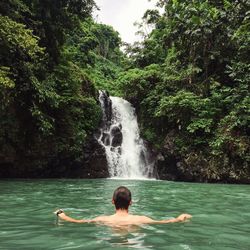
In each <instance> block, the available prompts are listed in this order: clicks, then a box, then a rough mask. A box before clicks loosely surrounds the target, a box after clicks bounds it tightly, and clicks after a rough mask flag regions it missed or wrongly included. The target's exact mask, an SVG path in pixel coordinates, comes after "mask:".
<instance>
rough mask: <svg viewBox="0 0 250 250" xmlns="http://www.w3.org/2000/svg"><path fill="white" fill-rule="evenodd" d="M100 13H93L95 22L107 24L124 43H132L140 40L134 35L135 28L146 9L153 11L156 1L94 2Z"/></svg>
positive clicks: (110, 0)
mask: <svg viewBox="0 0 250 250" xmlns="http://www.w3.org/2000/svg"><path fill="white" fill-rule="evenodd" d="M95 2H96V4H97V6H98V7H99V8H100V11H96V12H95V13H94V17H95V19H96V20H97V22H100V23H104V24H108V25H111V26H113V27H114V29H115V30H116V31H118V32H119V33H120V36H121V38H122V40H123V41H124V42H127V43H133V42H135V41H138V40H140V37H139V36H138V35H135V33H136V31H137V27H135V26H134V25H133V24H134V23H135V22H140V21H141V18H142V16H143V14H144V12H145V11H146V10H147V9H153V8H154V6H155V4H156V2H157V0H151V1H150V2H149V1H148V0H95Z"/></svg>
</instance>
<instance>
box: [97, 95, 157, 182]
mask: <svg viewBox="0 0 250 250" xmlns="http://www.w3.org/2000/svg"><path fill="white" fill-rule="evenodd" d="M99 100H100V102H101V107H102V109H103V122H104V124H103V127H102V128H101V134H100V137H99V138H98V141H99V143H100V144H101V145H102V146H103V147H104V148H105V152H106V157H107V162H108V167H109V173H110V176H111V177H122V178H130V179H138V178H145V177H152V176H153V163H152V162H151V163H150V161H149V158H148V154H147V150H146V148H145V146H144V142H143V140H142V139H141V138H140V133H139V127H138V123H137V117H136V114H135V109H134V108H133V107H132V105H131V104H130V103H129V102H128V101H126V100H124V99H122V98H120V97H110V98H109V97H108V96H107V95H106V93H105V92H104V91H100V97H99ZM110 105H112V106H110Z"/></svg>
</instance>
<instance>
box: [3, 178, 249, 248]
mask: <svg viewBox="0 0 250 250" xmlns="http://www.w3.org/2000/svg"><path fill="white" fill-rule="evenodd" d="M119 185H126V186H128V187H129V188H130V189H131V191H132V195H133V200H134V202H133V205H132V207H131V212H132V213H136V214H144V215H147V216H150V217H152V218H154V219H161V218H169V217H172V216H177V215H179V214H180V213H183V212H185V213H190V214H192V215H193V219H192V220H191V221H190V222H186V223H176V224H166V225H147V226H142V227H136V228H127V229H123V230H119V229H114V228H110V227H107V226H103V225H94V224H71V223H68V222H57V221H56V218H55V216H54V214H53V213H52V212H53V211H54V210H55V209H57V208H63V209H64V210H65V211H67V213H68V214H69V215H71V216H72V217H75V218H79V219H80V218H87V219H88V218H92V217H95V216H97V215H100V214H111V213H113V206H112V204H111V196H112V192H113V190H114V189H115V188H116V187H118V186H119ZM128 248H137V249H175V250H178V249H185V250H189V249H197V250H198V249H199V250H200V249H216V250H222V249H223V250H224V249H227V250H229V249H238V250H239V249H244V250H245V249H250V186H247V185H242V186H240V185H209V184H193V183H174V182H166V181H128V180H16V181H13V180H11V181H5V180H3V181H0V249H61V250H62V249H128Z"/></svg>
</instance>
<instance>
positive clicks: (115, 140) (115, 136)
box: [111, 124, 123, 147]
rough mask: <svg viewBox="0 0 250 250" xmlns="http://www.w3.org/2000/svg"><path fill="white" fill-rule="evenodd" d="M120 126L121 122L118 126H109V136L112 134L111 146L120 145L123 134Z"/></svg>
mask: <svg viewBox="0 0 250 250" xmlns="http://www.w3.org/2000/svg"><path fill="white" fill-rule="evenodd" d="M121 128H122V126H121V124H119V125H118V126H113V127H112V128H111V136H112V143H111V146H112V147H118V146H121V144H122V140H123V136H122V131H121Z"/></svg>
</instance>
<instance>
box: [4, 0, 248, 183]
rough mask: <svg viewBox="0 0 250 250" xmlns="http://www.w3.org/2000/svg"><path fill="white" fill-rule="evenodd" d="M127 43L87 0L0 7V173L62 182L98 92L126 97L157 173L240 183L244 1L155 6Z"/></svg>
mask: <svg viewBox="0 0 250 250" xmlns="http://www.w3.org/2000/svg"><path fill="white" fill-rule="evenodd" d="M158 6H160V7H161V8H162V10H163V12H161V13H159V12H158V10H148V11H146V13H145V14H144V16H143V19H142V23H141V24H140V25H139V26H140V27H145V26H149V27H153V29H152V31H151V32H150V33H149V34H143V32H142V31H139V32H140V33H141V34H143V37H144V40H143V41H142V42H140V43H138V42H137V43H135V44H134V45H132V46H131V45H129V46H127V47H126V49H125V50H126V53H127V56H125V55H124V54H123V53H122V52H121V50H120V46H121V45H122V41H121V39H120V37H119V34H118V33H117V32H116V31H114V29H113V28H112V27H111V26H108V25H104V24H98V23H96V22H95V21H94V20H93V18H92V17H91V13H92V11H93V9H94V8H96V7H97V6H96V5H95V2H94V1H93V0H81V1H79V0H56V1H48V0H43V1H42V0H29V1H28V0H3V1H1V3H0V14H1V16H0V177H1V176H11V177H12V176H17V177H18V176H20V177H28V176H39V177H41V176H50V177H53V176H72V175H71V173H72V172H74V169H75V167H76V166H82V164H84V162H83V155H84V152H83V146H84V143H85V142H86V139H87V138H88V136H89V135H91V134H93V131H94V130H95V129H96V128H97V127H98V124H99V122H100V118H101V110H100V107H99V104H98V91H97V90H98V89H106V90H108V91H109V92H110V93H112V94H115V95H120V96H123V97H125V98H126V99H128V100H129V101H131V102H132V103H133V104H134V105H135V107H136V111H137V113H138V118H139V123H140V127H141V131H142V135H143V137H144V138H146V139H147V141H148V142H149V143H150V144H151V145H152V147H153V148H154V151H155V152H156V153H155V155H157V166H158V171H159V174H160V176H161V177H162V178H170V179H177V180H192V181H229V182H230V181H231V182H250V166H249V164H250V140H249V133H250V128H249V124H250V98H249V94H248V93H249V82H250V62H249V55H250V3H249V1H248V0H241V1H240V0H236V1H233V0H219V1H214V0H202V1H201V0H192V1H184V0H168V1H162V0H159V1H158Z"/></svg>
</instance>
